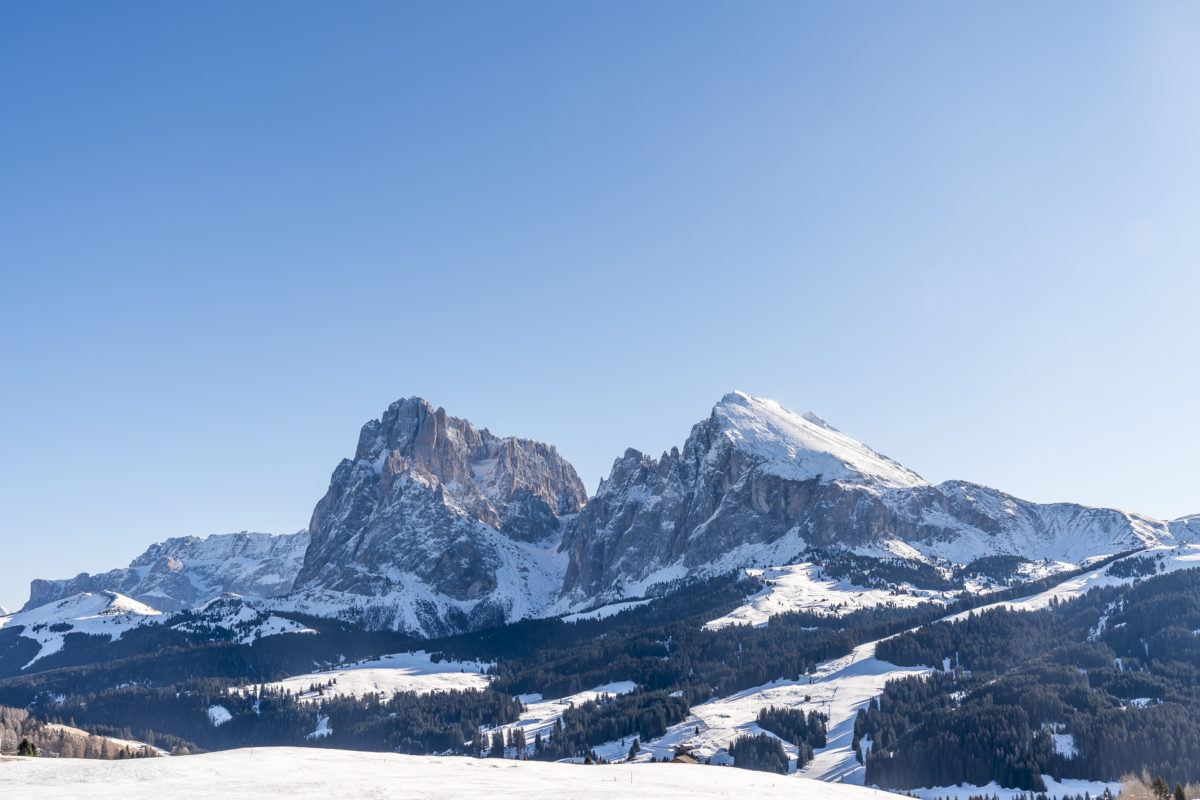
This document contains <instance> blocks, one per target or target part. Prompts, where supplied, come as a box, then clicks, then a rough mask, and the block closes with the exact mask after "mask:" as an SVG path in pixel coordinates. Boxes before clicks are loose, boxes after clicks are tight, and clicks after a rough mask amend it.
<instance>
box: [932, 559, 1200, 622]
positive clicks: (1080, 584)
mask: <svg viewBox="0 0 1200 800" xmlns="http://www.w3.org/2000/svg"><path fill="white" fill-rule="evenodd" d="M1145 558H1151V559H1154V561H1155V562H1156V563H1157V564H1158V565H1159V566H1158V567H1157V569H1158V573H1157V574H1160V575H1161V574H1165V573H1168V572H1175V571H1176V570H1181V569H1192V568H1195V567H1200V544H1180V545H1176V546H1174V547H1166V546H1160V547H1152V548H1149V549H1146V550H1143V551H1141V552H1139V553H1135V554H1133V555H1130V556H1126V557H1125V558H1123V559H1118V562H1120V561H1128V560H1130V559H1145ZM1118 562H1114V563H1118ZM1111 567H1112V564H1108V565H1105V566H1103V567H1098V568H1096V569H1093V570H1090V571H1088V572H1084V573H1082V574H1080V575H1076V576H1074V577H1072V578H1067V579H1066V580H1064V581H1062V582H1061V583H1058V584H1056V585H1054V586H1052V587H1050V588H1049V589H1046V590H1045V591H1042V592H1038V593H1037V594H1033V595H1029V596H1028V597H1022V598H1019V599H1016V600H1006V601H1002V602H998V603H991V604H989V605H985V606H981V607H979V608H976V609H973V610H972V611H964V612H962V613H960V614H955V615H953V616H951V617H947V618H946V619H947V620H959V619H965V618H966V616H967V614H979V613H981V612H983V611H988V610H990V609H994V608H1008V609H1011V610H1013V611H1037V610H1038V609H1042V608H1046V607H1047V606H1049V605H1050V604H1051V603H1055V602H1063V601H1065V600H1071V599H1074V598H1076V597H1082V596H1083V595H1085V594H1087V593H1088V592H1089V591H1091V590H1092V589H1095V588H1099V587H1103V586H1124V585H1128V584H1131V583H1133V582H1134V581H1135V580H1138V579H1139V578H1138V576H1135V575H1130V576H1116V575H1113V574H1112V573H1111V572H1110V568H1111Z"/></svg>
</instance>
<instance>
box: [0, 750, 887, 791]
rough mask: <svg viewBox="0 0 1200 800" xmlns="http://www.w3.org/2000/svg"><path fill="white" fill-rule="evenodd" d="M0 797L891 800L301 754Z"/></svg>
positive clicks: (670, 778) (129, 768)
mask: <svg viewBox="0 0 1200 800" xmlns="http://www.w3.org/2000/svg"><path fill="white" fill-rule="evenodd" d="M0 797H6V798H7V797H12V798H18V797H19V798H22V800H42V799H43V798H45V799H46V800H59V798H62V797H86V798H88V800H251V799H252V798H253V799H254V800H258V799H259V798H273V797H281V798H287V799H288V800H301V799H303V798H320V800H327V799H328V798H335V797H370V798H398V799H401V800H406V799H407V798H412V799H413V800H416V799H417V798H420V799H421V800H459V798H461V799H462V800H479V798H488V800H561V799H562V798H573V797H586V798H588V800H611V799H613V798H634V797H646V798H655V799H656V800H657V799H658V798H662V799H663V800H710V799H712V800H715V799H716V798H742V797H755V798H765V800H772V799H773V798H778V799H779V800H783V798H787V800H872V799H873V798H874V799H875V800H885V799H886V798H894V797H899V795H894V794H890V793H888V792H882V791H877V790H871V789H863V788H861V787H858V786H844V785H830V784H825V783H819V782H817V781H808V780H802V779H796V778H789V777H785V776H782V775H773V774H770V773H765V772H752V771H750V770H743V769H736V768H731V767H706V766H695V765H683V764H635V765H609V766H581V765H574V764H549V763H545V762H537V761H512V760H507V759H495V758H488V759H472V758H449V757H437V756H402V755H395V754H392V753H363V752H354V751H348V750H326V749H319V748H302V747H272V748H253V749H243V750H227V751H224V752H220V753H209V754H206V755H199V756H183V757H179V758H151V759H136V760H131V761H90V760H84V759H36V758H34V759H23V758H12V759H3V760H0Z"/></svg>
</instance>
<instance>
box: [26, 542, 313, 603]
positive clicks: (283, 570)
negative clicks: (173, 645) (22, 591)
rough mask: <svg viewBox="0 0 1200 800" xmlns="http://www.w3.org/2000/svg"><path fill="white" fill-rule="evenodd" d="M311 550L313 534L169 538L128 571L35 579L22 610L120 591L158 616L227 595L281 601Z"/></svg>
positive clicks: (147, 552)
mask: <svg viewBox="0 0 1200 800" xmlns="http://www.w3.org/2000/svg"><path fill="white" fill-rule="evenodd" d="M307 549H308V531H299V532H298V533H292V534H282V535H281V534H272V533H251V532H248V531H241V532H240V533H225V534H214V535H212V536H206V537H203V538H201V537H198V536H182V537H177V538H173V539H167V540H166V541H163V542H157V543H155V544H153V545H151V546H150V547H149V548H148V549H147V550H146V552H144V553H142V554H141V555H140V556H138V557H137V558H135V559H134V560H133V561H132V562H131V563H130V564H129V566H128V567H125V568H124V569H114V570H110V571H108V572H105V573H101V574H98V575H89V574H88V573H86V572H83V573H80V574H79V575H76V576H75V577H74V578H65V579H60V580H40V579H38V580H34V581H33V582H32V583H31V584H30V588H29V601H28V602H27V603H26V604H25V605H24V606H23V607H22V610H23V611H25V610H29V609H31V608H36V607H38V606H42V605H45V604H47V603H51V602H54V601H55V600H61V599H63V598H66V597H70V596H72V595H76V594H80V593H83V592H89V593H100V592H105V591H110V592H117V593H119V594H123V595H125V596H127V597H131V598H133V599H134V600H137V601H138V602H140V603H144V604H146V605H148V606H150V607H152V608H155V609H157V610H159V611H179V610H182V609H185V608H194V607H196V606H199V605H201V604H203V603H204V602H206V601H208V600H211V599H212V598H213V597H216V596H217V595H220V594H224V593H227V592H231V593H234V594H239V595H243V596H247V597H255V598H269V597H277V596H279V595H283V594H287V593H288V592H290V591H291V590H292V582H293V581H294V580H295V577H296V573H297V571H298V570H299V568H300V563H301V562H302V561H303V559H304V553H305V551H306V550H307Z"/></svg>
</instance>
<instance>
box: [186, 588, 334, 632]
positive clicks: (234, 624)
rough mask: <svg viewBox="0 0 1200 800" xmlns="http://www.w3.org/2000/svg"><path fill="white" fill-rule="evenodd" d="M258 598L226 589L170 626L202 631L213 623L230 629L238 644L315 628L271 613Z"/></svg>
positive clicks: (309, 630)
mask: <svg viewBox="0 0 1200 800" xmlns="http://www.w3.org/2000/svg"><path fill="white" fill-rule="evenodd" d="M268 608H269V607H268V606H267V605H266V604H265V603H263V601H261V600H253V599H247V598H244V597H241V596H240V595H236V594H232V593H229V592H226V593H225V594H223V595H221V596H219V597H214V598H213V599H212V600H209V601H208V602H207V603H205V604H204V605H202V606H201V607H200V608H198V609H197V610H196V611H195V616H194V618H193V620H189V621H186V622H180V623H177V624H175V625H172V627H173V628H174V629H175V630H178V631H184V632H191V633H196V632H203V631H204V630H207V629H210V628H213V627H216V628H224V629H225V630H228V631H231V632H232V633H233V641H235V642H237V643H238V644H252V643H254V642H256V641H258V640H259V639H262V638H265V637H267V636H278V635H281V634H285V633H312V634H315V633H316V631H315V630H313V629H312V628H310V627H308V626H307V625H303V624H301V623H299V622H296V621H295V620H292V619H288V618H286V617H281V616H279V615H278V614H274V613H271V611H270V610H268Z"/></svg>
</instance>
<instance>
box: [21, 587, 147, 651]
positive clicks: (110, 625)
mask: <svg viewBox="0 0 1200 800" xmlns="http://www.w3.org/2000/svg"><path fill="white" fill-rule="evenodd" d="M161 619H162V613H161V612H159V611H156V610H155V609H153V608H151V607H150V606H148V605H145V604H144V603H139V602H138V601H137V600H134V599H132V598H129V597H126V596H125V595H123V594H118V593H116V592H97V593H92V592H84V593H82V594H77V595H73V596H71V597H68V598H65V599H63V600H59V601H57V602H54V603H49V604H47V605H44V606H38V607H37V608H31V609H29V610H28V611H18V612H17V613H16V614H11V615H9V616H7V617H0V629H2V628H9V627H16V626H18V625H19V626H21V627H22V631H21V634H20V635H21V636H22V637H24V638H26V639H33V640H34V641H36V642H37V643H38V644H39V645H40V649H39V650H38V652H37V655H36V656H34V657H33V659H31V660H30V661H29V663H28V664H26V665H25V666H24V667H23V668H22V669H28V668H29V667H30V666H32V665H33V664H34V663H36V662H37V661H39V660H41V659H43V658H45V657H46V656H49V655H53V654H54V653H57V652H58V651H59V650H61V649H62V647H63V642H64V640H65V639H66V637H67V636H69V635H70V634H72V633H86V634H90V635H93V636H108V637H110V638H112V639H120V638H121V635H122V634H124V633H126V632H127V631H129V630H131V629H133V628H136V627H138V626H139V625H144V624H147V623H154V622H159V621H161Z"/></svg>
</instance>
